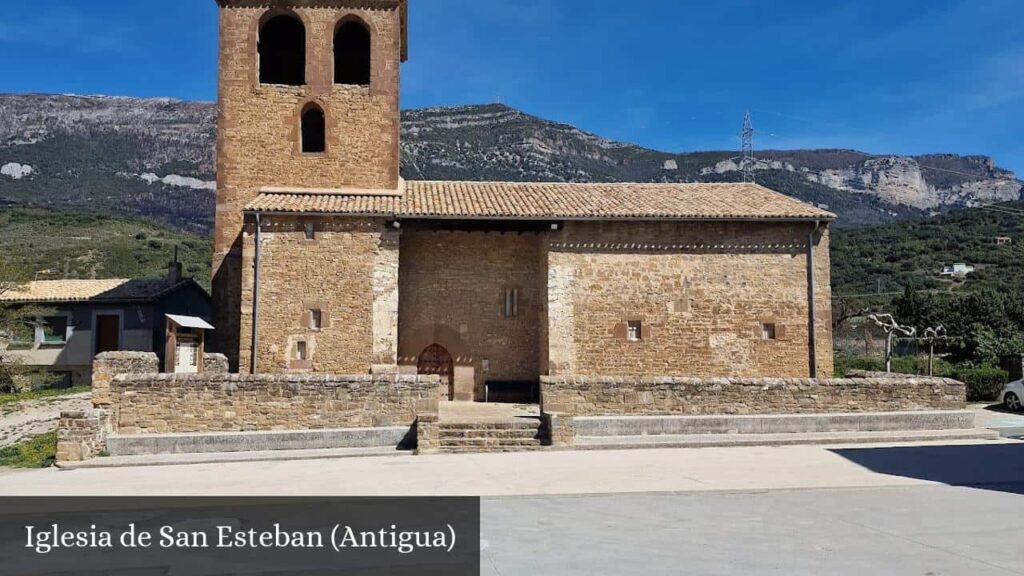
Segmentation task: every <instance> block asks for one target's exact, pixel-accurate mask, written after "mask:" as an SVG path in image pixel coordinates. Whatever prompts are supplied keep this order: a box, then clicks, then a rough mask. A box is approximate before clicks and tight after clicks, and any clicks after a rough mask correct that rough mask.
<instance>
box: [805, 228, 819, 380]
mask: <svg viewBox="0 0 1024 576" xmlns="http://www.w3.org/2000/svg"><path fill="white" fill-rule="evenodd" d="M820 229H821V221H819V220H815V221H814V229H813V230H811V234H810V235H809V236H808V237H807V355H808V356H807V363H808V367H809V369H810V370H809V374H810V377H811V378H817V377H818V362H817V360H818V337H817V330H816V328H815V324H816V318H815V310H814V303H815V290H814V237H815V236H817V235H818V230H820Z"/></svg>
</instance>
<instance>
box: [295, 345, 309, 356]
mask: <svg viewBox="0 0 1024 576" xmlns="http://www.w3.org/2000/svg"><path fill="white" fill-rule="evenodd" d="M295 359H296V360H309V348H308V346H307V344H306V343H305V342H296V343H295Z"/></svg>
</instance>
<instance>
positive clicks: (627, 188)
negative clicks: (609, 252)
mask: <svg viewBox="0 0 1024 576" xmlns="http://www.w3.org/2000/svg"><path fill="white" fill-rule="evenodd" d="M246 210H247V211H250V212H284V213H310V214H315V213H320V214H345V215H382V216H390V217H397V218H467V219H472V218H485V219H562V220H572V219H597V220H601V219H607V220H634V219H635V220H661V219H664V220H673V219H679V220H741V219H806V220H811V219H821V220H826V219H827V220H831V219H835V215H834V214H832V213H831V212H827V211H825V210H821V209H819V208H816V207H814V206H811V205H810V204H806V203H804V202H801V201H799V200H796V199H793V198H790V197H788V196H785V195H783V194H780V193H778V192H775V191H773V190H769V189H768V188H765V187H763V186H759V185H757V184H634V183H608V184H573V183H546V182H440V181H408V182H406V183H405V194H404V195H403V197H401V198H397V197H385V196H346V195H341V194H305V193H295V192H293V193H263V194H260V195H259V196H258V197H257V198H256V199H255V200H253V201H252V202H251V203H250V204H249V205H248V206H247V207H246Z"/></svg>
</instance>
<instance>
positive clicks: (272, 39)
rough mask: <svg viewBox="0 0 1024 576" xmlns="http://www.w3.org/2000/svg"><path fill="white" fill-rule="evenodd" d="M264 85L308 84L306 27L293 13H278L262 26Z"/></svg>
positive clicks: (260, 44)
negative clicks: (279, 14)
mask: <svg viewBox="0 0 1024 576" xmlns="http://www.w3.org/2000/svg"><path fill="white" fill-rule="evenodd" d="M259 55H260V84H285V85H288V86H302V85H303V84H305V83H306V27H305V26H303V25H302V22H301V21H299V19H298V18H296V17H294V16H290V15H281V16H274V17H273V18H271V19H269V20H267V21H266V22H264V23H263V25H262V26H261V27H260V39H259Z"/></svg>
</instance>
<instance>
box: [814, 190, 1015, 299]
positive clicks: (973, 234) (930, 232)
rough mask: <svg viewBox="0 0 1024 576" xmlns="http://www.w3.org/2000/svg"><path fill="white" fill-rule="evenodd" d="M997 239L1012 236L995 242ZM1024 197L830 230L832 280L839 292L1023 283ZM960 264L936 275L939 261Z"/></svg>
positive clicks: (943, 289)
mask: <svg viewBox="0 0 1024 576" xmlns="http://www.w3.org/2000/svg"><path fill="white" fill-rule="evenodd" d="M997 238H1009V242H1005V241H1004V242H1005V243H1002V244H1000V243H997V241H996V239H997ZM1022 258H1024V202H1007V203H1002V204H996V205H992V206H989V207H985V208H969V209H964V210H960V211H957V212H952V213H949V214H943V215H940V216H935V217H932V218H926V219H920V220H907V221H902V222H895V223H891V224H886V225H883V226H874V227H871V228H862V229H858V230H838V231H836V232H834V233H833V236H832V285H833V293H834V294H835V295H836V296H845V295H851V294H852V295H858V297H860V298H866V297H867V295H869V294H872V293H875V292H885V293H893V292H896V293H898V292H901V291H902V290H903V289H904V288H905V287H907V286H911V287H914V288H917V289H926V290H932V291H937V292H972V291H976V290H979V289H982V288H993V289H996V290H1000V291H1010V290H1019V289H1020V287H1021V286H1024V267H1022V266H1021V265H1020V262H1021V259H1022ZM955 263H965V264H968V265H970V266H973V267H975V271H974V272H973V273H971V274H968V275H967V276H966V277H963V278H951V277H948V276H942V275H940V271H941V270H942V267H943V266H946V265H952V264H955Z"/></svg>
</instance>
